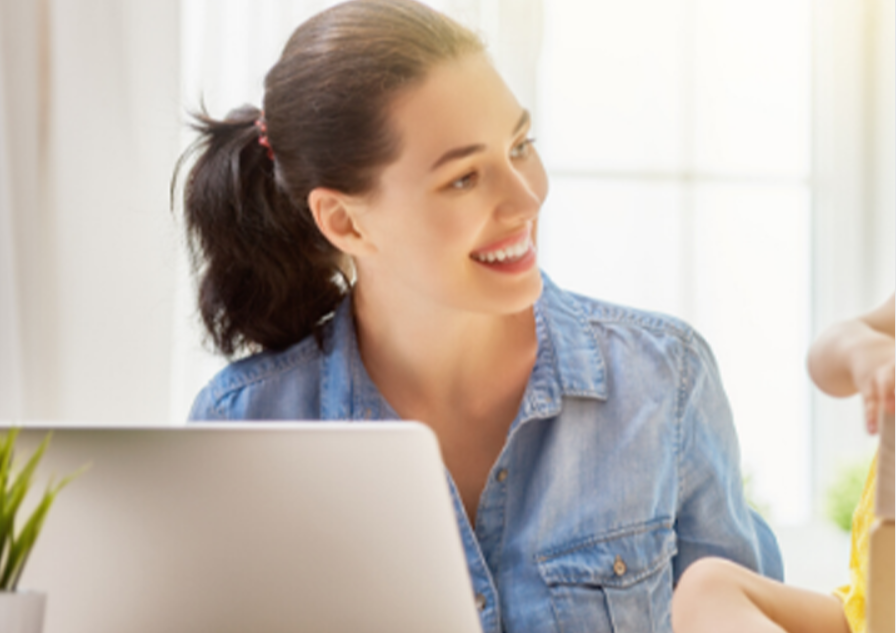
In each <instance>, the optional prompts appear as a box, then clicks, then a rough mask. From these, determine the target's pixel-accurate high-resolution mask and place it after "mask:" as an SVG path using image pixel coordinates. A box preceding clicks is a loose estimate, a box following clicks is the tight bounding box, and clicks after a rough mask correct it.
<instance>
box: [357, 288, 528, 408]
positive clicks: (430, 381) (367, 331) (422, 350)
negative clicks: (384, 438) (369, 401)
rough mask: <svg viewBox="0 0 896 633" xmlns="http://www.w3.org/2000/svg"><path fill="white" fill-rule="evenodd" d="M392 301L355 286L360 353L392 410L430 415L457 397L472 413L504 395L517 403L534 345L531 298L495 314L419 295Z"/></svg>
mask: <svg viewBox="0 0 896 633" xmlns="http://www.w3.org/2000/svg"><path fill="white" fill-rule="evenodd" d="M387 303H388V305H387ZM395 305H396V304H395V303H394V302H380V301H377V298H376V297H375V296H371V295H370V294H369V293H364V292H363V290H362V289H360V288H356V291H355V296H354V309H355V323H356V329H357V332H358V345H359V348H360V352H361V358H362V360H363V362H364V366H365V368H366V369H367V372H368V374H369V375H370V377H371V379H372V380H373V382H374V384H376V385H377V388H378V389H379V390H380V392H381V393H382V394H383V396H384V397H385V398H386V400H387V401H388V402H389V403H390V404H391V405H392V407H393V408H394V409H395V410H396V412H398V414H399V415H401V416H402V417H403V418H406V419H427V416H428V418H433V417H437V416H438V412H439V411H446V410H448V409H454V410H456V409H457V408H458V406H459V404H460V403H462V404H461V405H460V406H463V407H464V408H468V409H470V413H471V414H474V415H475V414H477V413H486V412H488V411H490V410H494V409H495V408H497V407H500V406H504V405H506V401H507V400H508V399H510V400H513V399H516V405H518V398H519V397H521V396H522V392H523V389H524V388H525V384H526V382H527V380H528V376H529V374H530V373H531V370H532V366H533V365H534V362H535V355H536V352H537V339H536V334H535V317H534V312H533V309H532V307H531V306H530V307H528V308H526V309H525V310H523V311H522V312H519V313H516V314H508V315H504V314H499V315H495V314H479V313H471V312H464V311H459V310H454V309H451V308H446V307H444V306H440V305H434V304H432V303H425V302H408V303H406V304H402V303H399V304H398V305H401V306H402V307H401V308H398V309H397V308H396V307H395Z"/></svg>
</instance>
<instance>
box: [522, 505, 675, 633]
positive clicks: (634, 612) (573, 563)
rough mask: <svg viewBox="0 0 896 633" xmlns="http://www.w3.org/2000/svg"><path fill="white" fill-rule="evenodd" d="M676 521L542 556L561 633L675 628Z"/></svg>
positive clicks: (638, 632)
mask: <svg viewBox="0 0 896 633" xmlns="http://www.w3.org/2000/svg"><path fill="white" fill-rule="evenodd" d="M676 552H677V549H676V545H675V532H674V530H673V529H672V526H671V521H658V522H651V523H647V524H642V525H638V526H633V527H631V528H628V529H624V530H618V531H614V532H612V533H610V534H607V535H603V536H598V537H592V538H589V539H585V540H579V541H576V542H573V543H570V544H569V545H565V546H562V547H558V548H552V549H551V550H549V551H547V552H545V553H544V554H542V555H540V556H539V557H538V559H537V560H538V570H539V572H540V574H541V577H542V579H543V580H544V582H545V583H546V584H547V585H548V588H549V592H550V596H551V606H552V607H553V610H554V617H555V618H556V620H557V624H558V629H559V631H561V632H562V633H580V632H581V633H585V632H586V631H587V632H588V633H604V632H606V633H610V632H613V633H647V632H649V631H652V632H671V631H672V622H671V617H670V611H669V607H670V603H671V600H672V557H673V556H674V555H675V554H676Z"/></svg>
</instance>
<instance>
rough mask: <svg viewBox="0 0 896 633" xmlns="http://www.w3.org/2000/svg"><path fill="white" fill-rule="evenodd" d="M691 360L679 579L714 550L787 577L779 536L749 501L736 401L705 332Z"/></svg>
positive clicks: (689, 352)
mask: <svg viewBox="0 0 896 633" xmlns="http://www.w3.org/2000/svg"><path fill="white" fill-rule="evenodd" d="M684 363H685V366H684V369H683V373H684V375H683V381H682V384H683V387H684V388H683V389H682V396H681V397H682V404H681V406H680V410H681V415H680V420H681V421H680V424H681V442H680V445H681V446H680V452H679V500H678V515H677V517H676V524H677V525H676V532H677V537H678V554H677V556H676V558H675V561H674V573H675V581H676V582H677V581H678V578H679V577H680V574H681V573H683V572H684V570H685V569H686V568H687V567H688V565H690V564H691V563H692V562H694V561H696V560H697V559H699V558H703V557H706V556H718V557H721V558H725V559H728V560H731V561H734V562H736V563H738V564H740V565H743V566H744V567H747V568H748V569H752V570H753V571H756V572H758V573H760V574H762V575H764V576H769V577H772V578H775V579H778V580H780V579H781V578H782V577H783V574H784V571H783V563H782V561H781V554H780V551H779V550H778V544H777V542H776V540H775V537H774V534H773V533H772V531H771V530H770V529H769V527H768V526H767V525H766V524H765V522H764V521H763V520H762V518H761V517H760V516H759V515H758V514H756V513H755V512H753V511H752V510H751V509H750V508H749V507H748V506H747V502H746V499H745V497H744V491H743V479H742V475H741V472H740V449H739V446H738V442H737V435H736V432H735V429H734V424H733V421H732V418H731V409H730V407H729V405H728V399H727V397H726V396H725V392H724V389H723V388H722V383H721V379H720V378H719V374H718V369H717V367H716V364H715V360H714V359H713V356H712V353H711V352H710V350H709V347H708V346H707V345H706V343H705V342H704V341H703V340H702V339H700V338H699V337H697V338H696V340H695V341H694V343H693V345H692V346H691V347H690V348H688V349H686V354H685V357H684Z"/></svg>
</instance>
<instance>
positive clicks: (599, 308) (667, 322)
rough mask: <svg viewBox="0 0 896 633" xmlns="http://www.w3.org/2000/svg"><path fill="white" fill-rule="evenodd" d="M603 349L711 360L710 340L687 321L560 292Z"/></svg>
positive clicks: (660, 313) (572, 293)
mask: <svg viewBox="0 0 896 633" xmlns="http://www.w3.org/2000/svg"><path fill="white" fill-rule="evenodd" d="M559 292H560V293H562V295H564V300H565V301H566V302H568V303H570V304H571V305H574V306H575V309H576V310H577V311H580V313H581V314H582V320H583V321H584V323H585V324H586V325H587V327H588V328H589V329H590V330H591V332H592V333H593V335H594V336H595V337H596V338H597V339H598V340H600V341H601V342H602V343H603V346H605V347H606V346H610V347H613V346H626V347H628V349H629V351H635V350H634V348H638V349H640V350H641V351H654V352H656V353H659V354H673V355H678V354H681V355H696V356H698V357H701V358H702V357H704V356H706V357H708V358H711V356H712V353H711V351H710V349H709V345H708V344H707V342H706V340H705V339H704V338H703V337H702V336H701V335H700V333H699V332H698V331H697V330H696V329H695V328H694V327H692V326H691V325H690V324H689V323H687V322H686V321H684V320H682V319H680V318H678V317H675V316H672V315H669V314H664V313H662V312H655V311H650V310H643V309H639V308H633V307H629V306H623V305H619V304H616V303H612V302H609V301H603V300H601V299H595V298H593V297H586V296H584V295H580V294H577V293H574V292H569V291H564V290H560V291H559Z"/></svg>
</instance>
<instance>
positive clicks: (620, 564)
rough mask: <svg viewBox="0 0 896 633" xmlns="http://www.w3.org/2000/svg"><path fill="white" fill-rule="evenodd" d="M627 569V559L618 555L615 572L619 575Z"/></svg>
mask: <svg viewBox="0 0 896 633" xmlns="http://www.w3.org/2000/svg"><path fill="white" fill-rule="evenodd" d="M626 569H628V568H627V567H626V566H625V561H624V560H622V557H621V556H617V557H616V562H614V563H613V573H615V574H616V575H617V576H621V575H622V574H624V573H625V570H626Z"/></svg>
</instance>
